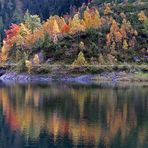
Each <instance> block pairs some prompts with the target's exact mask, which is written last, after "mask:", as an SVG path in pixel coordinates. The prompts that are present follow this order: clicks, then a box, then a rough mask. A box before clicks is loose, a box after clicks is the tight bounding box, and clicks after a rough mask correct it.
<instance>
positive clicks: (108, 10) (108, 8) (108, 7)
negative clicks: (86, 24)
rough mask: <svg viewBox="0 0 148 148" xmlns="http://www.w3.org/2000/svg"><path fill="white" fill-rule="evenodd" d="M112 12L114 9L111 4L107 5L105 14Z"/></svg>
mask: <svg viewBox="0 0 148 148" xmlns="http://www.w3.org/2000/svg"><path fill="white" fill-rule="evenodd" d="M111 12H112V11H111V8H110V6H109V5H105V9H104V14H105V15H107V14H109V13H111Z"/></svg>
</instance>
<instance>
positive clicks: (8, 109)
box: [0, 89, 20, 130]
mask: <svg viewBox="0 0 148 148" xmlns="http://www.w3.org/2000/svg"><path fill="white" fill-rule="evenodd" d="M0 98H1V100H0V103H2V104H3V108H4V114H5V117H6V118H5V119H6V122H7V123H8V124H9V125H10V128H11V129H12V130H18V129H19V128H20V126H19V123H18V119H17V116H16V115H15V112H14V110H13V107H12V106H11V104H10V103H9V96H8V95H7V93H6V91H5V90H4V89H2V90H1V89H0Z"/></svg>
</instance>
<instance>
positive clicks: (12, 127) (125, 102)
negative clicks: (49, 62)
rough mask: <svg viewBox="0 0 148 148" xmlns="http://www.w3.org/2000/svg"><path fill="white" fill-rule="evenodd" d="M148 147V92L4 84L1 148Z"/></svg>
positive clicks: (0, 89) (0, 91)
mask: <svg viewBox="0 0 148 148" xmlns="http://www.w3.org/2000/svg"><path fill="white" fill-rule="evenodd" d="M24 147H25V148H52V147H53V148H54V147H56V148H71V147H84V148H85V147H86V148H87V147H89V148H91V147H99V148H105V147H109V148H110V147H111V148H147V147H148V87H136V86H126V87H110V86H108V85H99V86H95V85H91V86H90V85H89V86H86V85H78V84H64V83H52V84H9V85H4V84H2V83H0V148H24Z"/></svg>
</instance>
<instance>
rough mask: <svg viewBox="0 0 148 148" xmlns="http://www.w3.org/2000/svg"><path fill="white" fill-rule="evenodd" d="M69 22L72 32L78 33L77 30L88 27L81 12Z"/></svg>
mask: <svg viewBox="0 0 148 148" xmlns="http://www.w3.org/2000/svg"><path fill="white" fill-rule="evenodd" d="M69 24H70V31H71V33H76V32H77V31H85V29H86V27H85V23H84V21H83V20H81V19H80V18H79V13H77V14H75V15H74V17H73V19H72V20H70V22H69Z"/></svg>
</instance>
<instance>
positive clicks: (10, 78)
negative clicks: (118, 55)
mask: <svg viewBox="0 0 148 148" xmlns="http://www.w3.org/2000/svg"><path fill="white" fill-rule="evenodd" d="M0 80H1V81H2V82H18V83H19V82H21V83H29V82H52V81H65V82H76V83H82V84H87V83H100V82H113V83H117V82H145V83H148V75H147V74H146V75H144V76H142V75H138V74H135V73H127V72H103V73H101V74H79V75H68V74H67V75H55V74H54V75H50V74H49V75H29V74H26V73H24V74H17V73H5V74H3V75H2V76H1V77H0Z"/></svg>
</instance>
